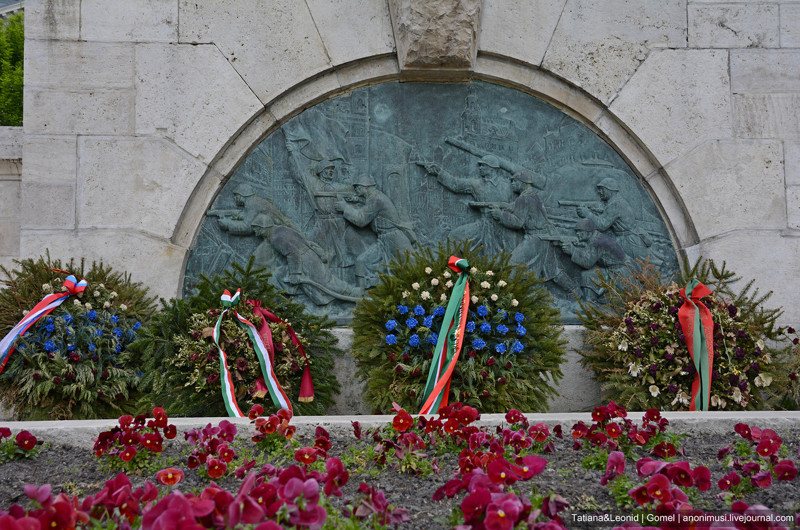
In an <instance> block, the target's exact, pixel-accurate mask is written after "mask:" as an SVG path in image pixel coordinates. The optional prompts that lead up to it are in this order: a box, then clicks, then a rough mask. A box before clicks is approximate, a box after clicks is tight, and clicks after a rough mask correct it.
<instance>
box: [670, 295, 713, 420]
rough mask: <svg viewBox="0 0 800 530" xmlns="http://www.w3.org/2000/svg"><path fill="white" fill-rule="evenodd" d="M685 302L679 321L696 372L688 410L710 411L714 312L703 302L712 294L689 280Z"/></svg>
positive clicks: (679, 312) (679, 314) (680, 310)
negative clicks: (703, 299)
mask: <svg viewBox="0 0 800 530" xmlns="http://www.w3.org/2000/svg"><path fill="white" fill-rule="evenodd" d="M680 294H681V297H682V298H683V300H684V302H683V305H682V306H681V308H680V309H679V310H678V321H679V322H680V324H681V329H682V330H683V334H684V335H685V337H686V347H687V348H688V349H689V354H690V355H691V356H692V361H694V368H695V371H696V372H697V373H696V374H695V377H694V382H693V383H692V401H691V405H690V407H689V410H708V405H709V402H710V400H711V370H712V369H713V367H714V322H713V320H712V319H711V311H709V309H708V308H707V307H706V306H705V304H703V303H701V302H700V299H701V298H703V297H705V296H708V295H710V294H712V291H711V290H710V289H709V288H708V287H706V286H705V285H703V284H702V283H700V282H699V281H698V280H696V279H693V280H690V281H689V283H687V284H686V288H684V289H681V291H680Z"/></svg>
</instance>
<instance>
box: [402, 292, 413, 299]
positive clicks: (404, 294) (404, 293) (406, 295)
mask: <svg viewBox="0 0 800 530" xmlns="http://www.w3.org/2000/svg"><path fill="white" fill-rule="evenodd" d="M410 294H411V293H409V292H408V291H403V293H402V295H401V296H402V297H403V298H408V295H410Z"/></svg>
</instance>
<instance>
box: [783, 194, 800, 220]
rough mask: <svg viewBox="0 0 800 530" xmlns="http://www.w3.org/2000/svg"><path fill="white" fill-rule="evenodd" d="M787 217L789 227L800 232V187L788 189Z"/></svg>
mask: <svg viewBox="0 0 800 530" xmlns="http://www.w3.org/2000/svg"><path fill="white" fill-rule="evenodd" d="M786 216H787V225H788V227H789V228H793V229H795V230H800V186H787V187H786Z"/></svg>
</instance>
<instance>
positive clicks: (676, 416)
mask: <svg viewBox="0 0 800 530" xmlns="http://www.w3.org/2000/svg"><path fill="white" fill-rule="evenodd" d="M643 415H644V413H642V412H628V418H630V419H632V420H633V421H635V422H637V423H638V422H641V418H642V416H643ZM662 415H663V416H664V417H665V418H667V419H668V420H669V422H670V425H671V428H672V430H674V431H676V432H707V433H731V434H732V433H733V428H734V425H736V424H737V423H739V422H742V423H747V424H748V425H756V426H758V427H761V428H770V429H774V430H776V431H777V432H778V434H781V431H786V430H788V429H800V411H791V412H773V411H766V412H762V411H753V412H663V413H662ZM526 416H527V418H528V420H529V421H530V422H531V423H546V424H548V425H551V426H553V425H557V424H561V425H562V427H563V428H564V429H565V430H567V429H570V428H571V427H572V425H574V424H575V423H577V422H579V421H583V422H584V423H587V424H590V423H591V421H592V418H591V414H590V413H589V412H570V413H555V414H538V413H536V414H526ZM391 418H392V416H389V415H385V416H375V415H372V416H355V415H354V416H297V417H295V418H293V419H292V425H295V426H296V427H297V432H298V435H304V434H308V433H313V430H314V429H315V428H316V427H317V426H318V425H319V426H322V427H325V428H326V429H328V430H329V431H340V432H341V431H351V430H352V424H351V422H352V421H358V422H359V423H360V425H361V427H362V428H364V429H367V428H372V427H377V426H381V425H385V424H387V423H389V422H390V421H391ZM224 419H227V420H228V421H230V422H231V423H233V424H235V425H236V427H237V429H238V431H239V433H240V435H247V434H248V433H250V432H251V431H252V426H251V424H250V421H249V420H248V419H247V418H171V419H170V423H171V424H174V425H175V426H176V427H177V428H178V431H179V432H185V431H188V430H191V429H194V428H198V427H200V428H202V427H205V426H206V425H207V424H209V423H211V424H212V425H217V424H218V423H219V422H220V421H222V420H224ZM502 423H505V414H483V415H482V416H481V419H480V421H478V422H477V425H478V426H483V425H486V426H496V425H500V424H502ZM115 425H117V420H116V419H105V420H74V421H12V422H0V427H8V428H10V429H11V430H12V432H14V433H16V432H18V431H21V430H27V431H29V432H30V433H31V434H33V435H34V436H36V437H37V438H39V439H41V440H44V441H47V442H51V443H58V444H64V445H70V446H76V447H91V446H92V445H93V444H94V439H95V438H96V437H97V435H98V434H99V433H100V432H102V431H104V430H107V429H110V428H111V427H113V426H115ZM178 439H181V440H182V436H180V435H179V436H178Z"/></svg>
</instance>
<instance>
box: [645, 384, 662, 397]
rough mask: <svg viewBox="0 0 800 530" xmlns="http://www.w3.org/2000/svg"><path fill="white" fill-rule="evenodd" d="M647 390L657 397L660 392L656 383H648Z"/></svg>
mask: <svg viewBox="0 0 800 530" xmlns="http://www.w3.org/2000/svg"><path fill="white" fill-rule="evenodd" d="M648 390H649V391H650V395H651V396H653V397H658V395H659V394H660V393H661V391H660V390H659V389H658V386H656V385H650V388H648Z"/></svg>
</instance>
